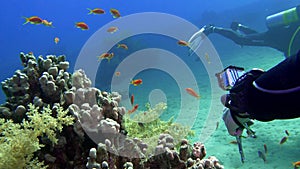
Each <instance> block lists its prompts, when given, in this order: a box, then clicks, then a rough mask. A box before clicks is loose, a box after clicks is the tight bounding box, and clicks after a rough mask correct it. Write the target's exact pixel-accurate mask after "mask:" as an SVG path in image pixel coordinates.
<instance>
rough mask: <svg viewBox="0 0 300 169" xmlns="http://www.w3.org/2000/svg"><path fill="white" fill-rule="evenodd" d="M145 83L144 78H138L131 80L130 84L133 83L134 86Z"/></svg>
mask: <svg viewBox="0 0 300 169" xmlns="http://www.w3.org/2000/svg"><path fill="white" fill-rule="evenodd" d="M142 83H143V80H142V79H136V80H131V82H130V84H133V86H138V85H141V84H142Z"/></svg>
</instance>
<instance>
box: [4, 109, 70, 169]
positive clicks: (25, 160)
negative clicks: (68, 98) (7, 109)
mask: <svg viewBox="0 0 300 169" xmlns="http://www.w3.org/2000/svg"><path fill="white" fill-rule="evenodd" d="M57 112H58V114H57V117H52V116H51V114H52V110H51V109H50V107H45V108H43V110H42V111H41V112H40V111H39V110H38V108H36V107H35V106H33V105H32V104H30V105H29V111H28V112H27V113H26V114H27V117H28V120H23V122H22V123H21V124H17V123H13V121H11V120H5V119H0V168H6V169H10V168H11V169H16V168H32V169H34V168H38V169H42V168H47V166H45V165H44V163H43V162H39V161H38V159H36V158H34V156H33V153H34V152H36V151H38V150H39V149H40V148H41V147H43V145H42V144H39V139H38V137H39V136H44V135H46V136H47V137H48V138H49V140H51V141H52V143H54V144H55V143H57V139H56V135H55V132H56V131H57V130H58V131H61V130H62V128H63V125H71V124H73V120H74V118H73V117H71V116H67V111H64V110H63V108H62V107H60V106H58V107H57Z"/></svg>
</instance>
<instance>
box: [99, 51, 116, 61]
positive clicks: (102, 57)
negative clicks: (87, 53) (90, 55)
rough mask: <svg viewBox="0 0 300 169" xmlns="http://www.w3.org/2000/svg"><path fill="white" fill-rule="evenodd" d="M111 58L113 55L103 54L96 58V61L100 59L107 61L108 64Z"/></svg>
mask: <svg viewBox="0 0 300 169" xmlns="http://www.w3.org/2000/svg"><path fill="white" fill-rule="evenodd" d="M113 57H114V53H103V54H102V55H100V56H98V61H99V60H100V59H107V60H108V62H109V61H110V59H112V58H113Z"/></svg>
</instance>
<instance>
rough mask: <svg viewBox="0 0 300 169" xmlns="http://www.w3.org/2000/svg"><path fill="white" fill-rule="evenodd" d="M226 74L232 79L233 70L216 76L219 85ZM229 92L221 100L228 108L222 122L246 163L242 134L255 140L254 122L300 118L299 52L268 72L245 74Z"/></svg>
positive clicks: (257, 71) (254, 71) (252, 71)
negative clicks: (234, 139)
mask: <svg viewBox="0 0 300 169" xmlns="http://www.w3.org/2000/svg"><path fill="white" fill-rule="evenodd" d="M230 69H232V67H231V68H230ZM224 72H227V75H229V76H232V71H223V72H222V73H217V74H216V76H217V77H218V79H219V78H221V80H220V79H219V84H220V81H222V80H223V79H224V77H225V76H224ZM228 72H231V73H228ZM222 78H223V79H222ZM225 79H226V78H225ZM223 84H228V83H227V82H225V83H223ZM223 84H220V86H221V85H223ZM222 88H223V89H224V87H222ZM227 89H228V90H229V94H225V95H223V96H222V97H221V102H222V103H223V105H224V106H225V107H226V108H225V109H224V114H223V120H224V122H225V125H226V128H227V130H228V132H229V134H230V135H232V136H235V137H236V139H237V142H238V143H239V144H238V145H239V149H240V153H241V159H242V162H243V161H244V154H243V151H242V145H241V135H242V132H243V130H244V129H246V131H247V134H248V135H250V136H252V137H255V132H254V131H253V130H251V129H250V126H251V125H253V124H254V122H253V121H252V120H253V119H254V120H258V121H264V122H266V121H272V120H275V119H292V118H298V117H300V51H299V52H298V54H297V55H294V56H290V57H288V58H286V59H285V60H284V61H282V62H280V63H279V64H278V65H276V66H274V67H273V68H271V69H270V70H268V71H266V72H264V71H262V70H260V69H253V70H251V71H249V72H246V73H244V74H243V75H241V76H240V77H238V78H237V80H236V81H235V82H234V84H233V85H232V87H231V88H230V89H229V88H227Z"/></svg>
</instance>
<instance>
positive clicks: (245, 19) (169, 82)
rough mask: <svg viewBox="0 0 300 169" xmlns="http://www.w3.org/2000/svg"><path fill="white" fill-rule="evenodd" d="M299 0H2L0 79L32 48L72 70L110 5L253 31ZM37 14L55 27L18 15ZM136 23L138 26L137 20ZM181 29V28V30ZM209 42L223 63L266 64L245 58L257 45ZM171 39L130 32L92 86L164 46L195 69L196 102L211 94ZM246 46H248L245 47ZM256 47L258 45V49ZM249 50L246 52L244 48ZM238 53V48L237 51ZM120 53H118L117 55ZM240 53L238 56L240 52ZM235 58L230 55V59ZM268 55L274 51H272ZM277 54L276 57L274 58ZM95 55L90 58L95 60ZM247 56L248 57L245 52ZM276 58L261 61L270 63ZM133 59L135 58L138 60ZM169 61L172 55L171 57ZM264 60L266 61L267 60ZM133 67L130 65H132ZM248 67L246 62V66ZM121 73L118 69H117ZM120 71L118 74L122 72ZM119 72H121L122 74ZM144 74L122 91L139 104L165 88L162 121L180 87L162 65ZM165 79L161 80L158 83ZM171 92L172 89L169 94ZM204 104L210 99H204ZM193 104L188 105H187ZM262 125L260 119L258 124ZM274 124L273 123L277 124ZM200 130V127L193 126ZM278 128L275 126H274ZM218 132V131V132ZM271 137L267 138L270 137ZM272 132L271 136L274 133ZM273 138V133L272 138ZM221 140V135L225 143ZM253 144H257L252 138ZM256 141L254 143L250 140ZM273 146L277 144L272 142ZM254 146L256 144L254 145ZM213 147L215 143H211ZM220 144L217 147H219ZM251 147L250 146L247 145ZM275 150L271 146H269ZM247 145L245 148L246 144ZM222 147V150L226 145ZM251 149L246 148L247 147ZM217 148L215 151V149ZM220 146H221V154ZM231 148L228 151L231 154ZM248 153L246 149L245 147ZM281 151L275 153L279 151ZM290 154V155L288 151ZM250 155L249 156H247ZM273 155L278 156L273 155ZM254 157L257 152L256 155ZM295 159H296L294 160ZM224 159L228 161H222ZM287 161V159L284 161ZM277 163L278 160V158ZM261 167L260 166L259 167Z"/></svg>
mask: <svg viewBox="0 0 300 169" xmlns="http://www.w3.org/2000/svg"><path fill="white" fill-rule="evenodd" d="M299 2H300V1H296V0H294V1H289V0H247V1H237V0H226V1H224V0H190V1H183V0H172V1H171V0H64V1H62V0H51V1H47V0H9V1H8V0H7V1H2V3H1V4H2V5H1V7H2V8H1V10H0V22H1V26H0V44H1V46H0V48H1V54H0V60H1V66H0V72H1V74H0V81H3V80H5V79H6V78H9V77H11V76H12V75H13V74H14V71H16V70H17V69H22V66H21V62H20V59H19V53H20V52H24V53H28V52H33V53H34V55H35V56H36V57H37V56H39V55H42V56H44V57H45V56H46V55H48V54H54V55H61V54H63V55H66V56H67V60H68V61H69V62H70V69H69V70H70V72H73V71H74V70H73V69H74V65H75V62H76V59H77V57H78V55H79V52H80V50H81V48H82V47H83V45H84V44H85V43H86V41H87V40H88V39H89V38H90V37H91V36H92V35H93V34H94V33H95V32H96V31H97V30H98V29H100V28H101V27H102V26H103V25H105V24H107V23H109V22H111V21H113V20H115V19H114V18H113V17H112V16H111V15H110V14H109V9H110V8H116V9H118V10H119V11H120V12H121V15H122V16H126V15H130V14H134V13H140V12H162V13H168V14H172V15H176V16H179V17H181V18H183V19H185V20H187V21H189V22H191V23H193V24H194V25H196V26H197V27H199V28H200V27H202V26H204V25H206V24H215V25H216V26H222V27H229V26H230V23H231V22H232V21H239V22H242V23H244V24H246V25H248V26H250V27H252V28H254V29H256V30H258V31H265V30H266V29H267V28H266V25H265V18H266V16H268V15H270V14H273V13H276V12H279V11H282V10H284V9H288V8H291V7H293V6H295V5H297V4H299ZM97 7H99V8H103V9H104V10H105V11H106V14H104V15H87V13H88V10H87V9H86V8H97ZM34 15H37V16H40V17H42V18H43V19H47V20H48V21H52V22H53V25H54V27H55V28H50V27H45V26H43V25H31V24H26V25H23V23H24V21H25V19H24V18H22V17H23V16H25V17H30V16H34ZM79 21H83V22H86V23H87V24H88V25H89V26H90V29H89V30H87V31H82V30H80V29H78V28H76V27H75V25H74V24H75V22H79ZM137 26H138V25H137ZM158 26H159V25H158ZM182 31H185V30H182ZM55 37H59V38H60V42H59V43H58V44H55V43H54V38H55ZM209 38H210V40H211V41H212V43H213V45H214V47H215V48H216V50H217V52H218V53H219V55H220V58H221V60H222V62H223V64H224V66H226V65H228V64H236V63H245V62H248V61H249V63H251V64H250V65H251V66H253V65H258V66H264V64H265V63H261V62H260V60H259V58H258V59H253V60H245V58H243V56H244V54H247V53H248V55H249V53H250V55H253V57H256V56H259V57H262V53H261V52H262V51H264V50H259V49H262V48H259V47H252V48H240V47H239V46H238V45H236V44H234V43H233V42H232V41H230V40H228V39H225V38H224V37H221V36H218V35H211V36H209ZM176 41H177V40H175V39H172V38H170V37H164V36H161V35H153V34H147V35H140V36H134V37H131V38H128V39H125V40H124V41H122V43H126V44H128V46H135V47H134V48H131V47H130V48H129V50H128V51H124V50H123V51H122V50H116V47H114V48H112V49H111V51H117V52H116V57H115V58H113V59H112V60H111V61H110V63H108V62H107V61H103V62H101V68H102V69H99V70H98V74H97V79H96V84H94V85H95V86H96V87H98V88H100V89H101V90H108V91H109V90H110V82H111V79H112V76H113V73H114V71H115V68H116V66H117V65H118V63H119V62H121V61H122V59H124V57H126V56H128V55H130V54H131V53H133V52H135V51H138V50H141V49H146V48H161V49H164V50H169V51H172V52H173V53H174V54H176V55H178V56H182V60H183V61H184V62H185V63H186V64H187V65H189V66H190V68H191V70H192V71H193V72H197V74H196V75H197V76H196V80H197V83H198V85H199V86H200V89H199V91H198V92H199V93H200V94H201V99H200V105H202V102H203V101H206V102H208V100H209V99H210V95H209V92H210V90H211V89H210V84H209V79H208V76H207V74H206V71H205V68H204V67H203V64H202V63H201V61H199V60H197V59H196V58H195V57H185V56H186V53H187V49H186V48H182V47H178V45H177V44H176ZM249 49H250V50H249ZM257 49H258V50H257ZM247 50H248V51H247ZM237 52H241V53H242V54H241V55H239V54H238V53H237ZM271 52H272V53H271V54H270V55H273V54H275V55H276V56H274V59H276V61H277V60H280V58H281V57H282V58H284V57H283V55H282V53H280V52H278V51H276V50H275V51H271ZM121 55H122V56H123V58H121V57H120V56H121ZM239 56H240V57H239ZM233 57H235V58H233ZM271 57H273V56H271ZM278 58H279V59H278ZM96 59H97V58H96V56H95V61H96ZM247 59H249V57H247ZM276 61H274V62H272V63H269V65H265V67H266V68H267V67H270V66H272V65H273V63H276ZM137 64H138V63H137ZM170 64H172V60H170ZM266 64H268V63H266ZM133 66H134V65H133ZM250 68H252V67H246V69H250ZM121 73H122V72H121ZM121 76H122V74H121ZM121 76H120V77H121ZM140 77H141V78H143V81H144V82H143V84H142V86H137V87H134V86H130V88H129V89H130V92H129V94H127V95H124V98H125V99H128V98H129V97H130V94H131V93H134V94H135V100H136V102H137V103H138V104H140V106H141V107H142V106H143V104H145V103H146V102H147V101H148V100H147V97H145V96H147V95H149V93H150V92H151V91H152V90H153V89H157V88H159V89H161V90H162V91H165V92H166V94H167V96H168V99H167V104H168V110H173V111H172V112H170V111H167V113H166V114H163V115H162V116H161V118H162V119H165V120H167V119H168V118H170V117H171V116H173V115H175V116H176V115H177V114H178V112H176V111H179V109H180V104H178V103H180V97H181V96H180V94H179V92H178V91H179V90H180V86H178V85H177V83H176V79H173V78H172V77H171V76H170V75H169V74H168V73H166V72H163V71H161V70H153V69H149V70H145V71H142V72H139V73H138V74H136V76H135V77H134V78H140ZM162 82H164V83H162ZM170 91H173V92H171V93H170ZM3 102H5V96H4V94H3V92H2V91H1V92H0V103H3ZM206 106H207V107H209V106H210V105H209V104H206ZM207 107H203V106H202V107H200V108H201V110H203V111H207ZM192 109H193V108H192ZM205 117H206V116H204V117H201V116H199V117H197V118H198V121H197V122H198V124H195V126H194V129H199V128H201V127H202V126H201V125H202V124H200V123H201V120H202V119H203V120H205ZM259 124H260V123H258V130H261V131H260V133H265V130H264V128H261V129H260V128H259ZM262 125H263V124H261V126H262ZM277 127H278V126H277ZM221 130H222V131H219V132H220V133H219V137H215V138H212V140H213V141H215V142H216V143H218V142H219V143H218V144H219V145H220V146H221V145H223V146H222V148H223V149H224V147H226V148H228V144H227V142H228V141H227V140H226V139H228V137H229V136H228V135H227V133H226V129H225V128H224V126H223V128H222V129H221ZM197 132H198V133H199V131H197ZM275 132H277V131H275ZM217 134H218V133H217ZM273 135H274V134H273V133H271V134H269V135H267V134H266V136H265V137H264V138H266V139H267V140H268V139H269V138H273V137H272V136H273ZM270 136H271V137H270ZM274 137H275V136H274ZM276 139H277V138H276ZM224 140H226V141H225V142H226V143H224ZM256 144H258V143H256ZM245 145H252V143H246V144H245ZM207 146H208V149H213V148H215V145H209V144H208V145H207ZM255 146H256V145H255ZM273 147H276V146H275V145H274V146H273ZM230 148H231V149H232V151H229V150H230V149H228V153H229V157H230V158H234V159H237V160H235V163H234V166H238V167H236V168H239V167H240V163H239V160H238V158H239V156H238V153H236V154H235V153H233V152H235V151H236V147H230ZM255 148H256V147H255ZM215 149H218V148H215ZM220 149H221V147H220ZM248 149H250V148H248ZM274 149H275V148H274ZM246 150H247V149H246ZM225 151H227V150H225ZM248 151H251V150H248ZM253 151H254V152H252V154H255V153H256V152H255V151H257V150H256V149H255V150H253ZM215 152H218V151H215ZM222 152H223V151H220V153H222ZM231 152H232V153H231ZM247 153H248V154H250V152H247ZM216 155H217V157H220V158H221V159H222V157H223V160H224V159H226V157H228V154H226V153H223V154H216ZM271 156H272V154H271ZM278 156H280V155H278ZM291 156H292V155H291ZM248 157H249V155H248ZM276 157H277V156H276ZM253 159H255V160H256V159H257V157H256V154H255V158H253ZM295 160H296V159H295ZM223 162H225V164H227V165H228V164H230V163H231V160H230V159H228V160H227V161H223ZM226 162H227V163H226ZM288 163H289V164H290V162H288ZM278 164H279V163H278ZM262 167H263V166H262Z"/></svg>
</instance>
